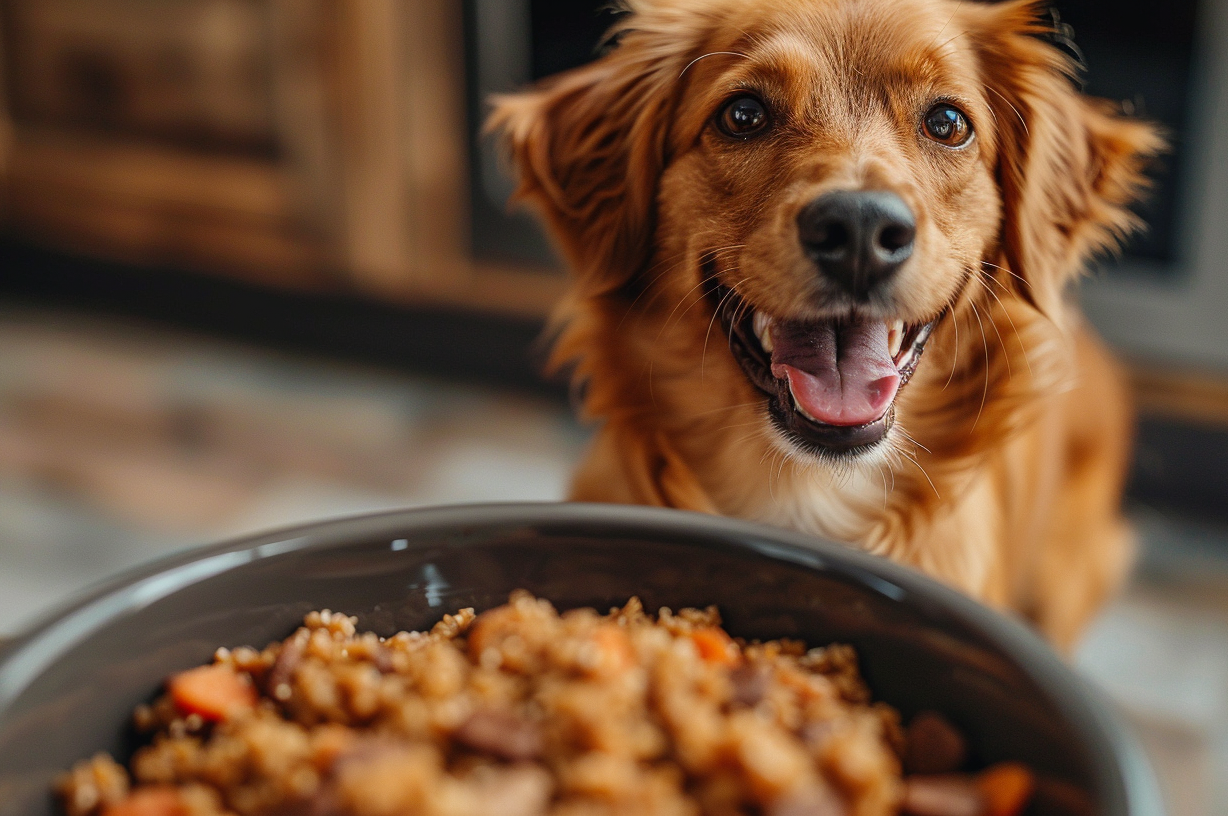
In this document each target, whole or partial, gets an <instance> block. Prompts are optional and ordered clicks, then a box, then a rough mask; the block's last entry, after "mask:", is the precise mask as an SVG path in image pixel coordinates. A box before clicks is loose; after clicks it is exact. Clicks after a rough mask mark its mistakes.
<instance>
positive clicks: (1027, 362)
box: [978, 276, 1035, 376]
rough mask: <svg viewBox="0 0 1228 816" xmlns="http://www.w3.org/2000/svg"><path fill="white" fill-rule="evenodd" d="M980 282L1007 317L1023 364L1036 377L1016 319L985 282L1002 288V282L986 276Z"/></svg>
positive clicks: (1030, 374) (1000, 337)
mask: <svg viewBox="0 0 1228 816" xmlns="http://www.w3.org/2000/svg"><path fill="white" fill-rule="evenodd" d="M978 280H979V281H980V282H981V286H983V287H985V291H986V292H988V293H989V294H990V296H991V297H992V298H993V299H994V300H996V301H997V302H998V306H999V307H1000V308H1001V310H1002V314H1003V315H1004V316H1005V317H1006V321H1007V322H1008V323H1010V324H1011V331H1013V332H1014V333H1015V339H1016V340H1017V341H1019V350H1020V351H1021V352H1022V353H1023V363H1024V365H1026V366H1027V368H1028V374H1029V376H1035V372H1033V371H1032V360H1031V358H1030V356H1029V355H1028V344H1027V343H1025V342H1024V341H1023V335H1021V334H1020V333H1019V328H1018V327H1017V326H1016V325H1015V320H1014V318H1012V317H1011V312H1010V309H1008V308H1007V307H1006V304H1005V303H1003V302H1002V298H1000V297H998V293H997V292H995V291H994V290H993V289H990V288H989V284H987V283H986V282H985V281H986V280H990V281H993V282H994V283H997V284H998V285H999V286H1001V285H1002V283H1001V281H998V280H996V279H995V278H994V277H993V276H986V277H982V278H978ZM998 339H999V340H1001V339H1002V336H1001V335H998ZM1004 348H1005V347H1004ZM1008 360H1009V357H1008Z"/></svg>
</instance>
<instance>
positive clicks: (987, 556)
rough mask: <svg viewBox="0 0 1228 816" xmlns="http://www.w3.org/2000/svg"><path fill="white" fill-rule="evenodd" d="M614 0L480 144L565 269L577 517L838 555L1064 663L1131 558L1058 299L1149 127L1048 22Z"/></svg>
mask: <svg viewBox="0 0 1228 816" xmlns="http://www.w3.org/2000/svg"><path fill="white" fill-rule="evenodd" d="M626 6H627V11H628V12H629V13H628V14H626V15H625V16H624V17H622V18H621V19H620V21H619V23H618V24H617V25H616V29H615V31H614V32H613V45H612V47H611V49H610V50H609V51H608V53H606V54H605V55H604V56H603V57H601V58H600V59H598V60H597V61H595V62H593V63H591V64H589V65H587V66H585V67H582V68H578V69H576V70H573V71H570V72H568V73H564V74H562V75H560V76H557V77H553V78H551V79H548V80H546V81H544V82H542V83H541V84H540V85H538V86H536V87H533V88H531V89H529V90H527V91H525V92H523V93H519V94H514V95H509V96H505V97H501V98H499V99H497V100H496V102H495V110H494V114H493V117H492V119H491V127H492V128H493V129H494V130H496V131H498V132H499V133H501V134H502V137H503V138H504V139H505V141H506V143H507V145H508V146H509V147H510V152H511V155H512V159H513V161H514V163H515V166H516V168H517V171H518V173H519V179H520V186H519V190H518V196H519V198H520V199H522V200H524V201H527V202H529V203H530V204H531V205H533V206H534V207H535V208H536V209H537V210H538V212H539V213H540V214H541V216H542V217H543V218H544V221H545V223H546V225H547V226H548V228H549V230H550V232H551V233H552V235H553V237H554V239H555V240H556V242H557V244H558V246H559V248H560V250H561V251H562V253H563V255H564V256H565V258H566V260H567V261H568V263H569V265H570V267H571V269H572V271H573V273H574V274H573V282H574V285H573V286H572V288H571V294H570V296H569V297H568V298H567V299H566V302H565V303H564V304H563V305H562V307H561V311H560V313H559V316H558V338H557V342H556V345H555V357H554V359H555V361H556V362H557V363H558V364H567V365H572V366H574V369H573V370H574V376H575V378H576V381H577V384H578V385H579V388H580V391H579V392H580V393H581V394H582V396H583V408H584V411H585V413H586V415H587V416H588V417H589V418H592V419H594V420H599V421H600V423H601V424H600V430H599V432H598V434H597V437H596V440H595V442H594V444H593V446H592V449H591V452H590V453H589V455H588V456H587V459H586V461H585V462H584V463H583V465H582V466H581V468H580V470H579V472H578V474H577V476H576V478H575V482H574V486H573V492H572V497H573V498H574V499H577V500H587V501H605V502H625V503H639V504H651V505H663V506H667V507H676V508H684V509H689V510H700V511H707V512H712V513H721V514H727V515H730V516H738V517H742V518H747V519H755V520H758V521H763V522H768V523H770V524H775V525H778V526H782V527H790V528H793V529H796V530H802V531H805V532H808V533H813V534H817V535H821V536H826V537H828V538H832V539H836V540H838V541H841V542H846V543H848V544H850V545H854V546H857V547H860V548H862V549H864V550H867V551H869V552H872V553H878V554H880V555H884V556H887V557H889V558H892V559H894V560H897V561H900V562H903V563H905V564H909V565H912V566H914V567H916V568H918V569H920V570H923V571H924V572H926V573H928V574H930V575H931V576H934V577H936V578H938V579H940V580H942V581H944V582H946V583H948V584H950V585H952V586H954V587H957V588H959V589H961V590H963V591H965V592H967V593H968V594H970V595H972V596H974V597H976V598H979V599H981V600H983V601H985V602H988V603H990V604H992V605H995V606H998V607H1000V608H1006V609H1010V610H1014V611H1016V612H1018V613H1020V614H1022V615H1024V616H1026V617H1027V618H1029V619H1031V620H1032V621H1033V622H1034V623H1035V624H1036V625H1037V626H1038V627H1039V628H1040V629H1041V630H1042V631H1043V632H1044V633H1045V634H1046V635H1048V636H1049V638H1051V639H1052V641H1053V642H1055V643H1056V644H1059V645H1060V646H1063V647H1068V646H1069V645H1070V644H1071V643H1072V642H1073V641H1074V639H1075V638H1076V636H1077V635H1078V634H1079V632H1080V630H1081V628H1082V627H1083V626H1084V624H1085V623H1086V622H1087V621H1088V619H1089V617H1090V615H1091V614H1092V613H1093V612H1094V611H1095V610H1096V609H1097V607H1098V606H1099V605H1100V604H1101V603H1102V602H1103V600H1104V599H1105V598H1106V595H1108V594H1109V593H1111V592H1112V591H1113V590H1114V588H1115V587H1116V586H1117V585H1118V583H1119V582H1120V581H1121V580H1122V578H1123V575H1124V573H1125V572H1126V570H1127V567H1128V565H1129V561H1130V536H1129V531H1128V528H1127V526H1126V525H1125V524H1124V522H1123V519H1122V517H1121V515H1120V506H1119V505H1120V493H1121V487H1122V482H1123V477H1124V472H1125V468H1126V464H1127V459H1128V453H1129V450H1128V447H1129V438H1130V436H1131V433H1130V431H1131V427H1130V425H1131V418H1130V411H1129V408H1128V401H1127V397H1126V394H1125V392H1124V389H1123V386H1122V382H1121V379H1120V377H1119V375H1118V373H1117V371H1116V369H1115V368H1114V365H1113V363H1112V362H1111V361H1110V359H1109V357H1108V356H1107V355H1106V353H1105V352H1104V350H1103V349H1102V348H1101V347H1100V345H1099V343H1098V342H1097V340H1096V339H1095V338H1094V337H1093V336H1092V334H1091V332H1090V331H1089V330H1088V328H1087V327H1086V326H1085V325H1083V323H1082V322H1081V320H1080V316H1079V314H1078V312H1077V309H1076V308H1075V307H1074V306H1073V305H1072V304H1071V302H1070V301H1069V300H1068V298H1067V297H1066V294H1065V290H1066V289H1067V284H1068V283H1069V282H1070V281H1071V280H1072V279H1073V278H1074V277H1076V276H1077V275H1078V273H1079V271H1080V270H1081V269H1082V268H1083V266H1084V264H1085V263H1086V262H1087V261H1088V260H1089V258H1090V257H1091V256H1092V255H1094V254H1095V253H1097V252H1101V251H1105V250H1110V249H1112V248H1114V247H1115V246H1116V244H1117V242H1118V241H1119V240H1120V238H1121V237H1122V236H1124V235H1125V234H1126V233H1128V232H1129V231H1130V230H1131V229H1133V228H1134V227H1135V218H1134V216H1133V215H1132V214H1131V213H1130V211H1129V209H1128V207H1129V205H1130V204H1131V203H1132V202H1133V200H1134V199H1135V198H1136V195H1137V194H1138V192H1139V189H1140V187H1141V186H1142V181H1143V177H1142V171H1143V167H1144V165H1145V164H1146V162H1147V160H1148V159H1149V157H1151V156H1152V155H1154V154H1155V153H1156V152H1157V151H1159V150H1160V149H1161V147H1162V141H1161V139H1160V137H1159V136H1158V135H1157V133H1156V131H1155V130H1154V129H1153V128H1152V127H1150V126H1148V125H1146V124H1143V123H1140V122H1135V121H1130V120H1128V119H1126V118H1123V117H1122V116H1120V115H1118V113H1117V112H1115V111H1114V110H1113V109H1112V107H1111V106H1110V105H1108V104H1106V103H1103V102H1099V101H1095V100H1091V99H1088V98H1085V97H1083V96H1081V95H1080V94H1079V93H1078V92H1077V90H1076V89H1075V87H1074V85H1073V82H1072V74H1073V70H1074V69H1073V67H1072V64H1071V62H1070V61H1069V59H1068V58H1067V57H1066V56H1065V55H1064V54H1063V53H1062V52H1061V51H1060V50H1059V49H1057V48H1056V47H1055V46H1054V45H1053V44H1052V43H1051V42H1050V41H1049V40H1048V39H1047V35H1048V34H1049V33H1050V31H1049V29H1050V27H1051V26H1048V25H1046V24H1045V22H1044V19H1045V15H1044V13H1043V8H1042V6H1041V4H1039V3H1037V2H1035V1H1034V0H1010V2H1004V3H996V4H985V3H978V2H957V1H956V0H631V2H629V3H627V4H626Z"/></svg>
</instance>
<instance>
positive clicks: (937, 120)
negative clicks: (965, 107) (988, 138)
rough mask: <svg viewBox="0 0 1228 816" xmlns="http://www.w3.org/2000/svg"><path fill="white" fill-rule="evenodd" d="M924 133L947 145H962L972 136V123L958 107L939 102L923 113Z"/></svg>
mask: <svg viewBox="0 0 1228 816" xmlns="http://www.w3.org/2000/svg"><path fill="white" fill-rule="evenodd" d="M925 135H926V136H928V137H930V138H931V139H933V140H934V141H935V142H938V143H939V144H944V145H946V146H947V147H963V146H964V145H966V144H967V143H968V140H969V139H971V138H972V125H971V124H969V123H968V119H967V118H966V117H965V116H964V114H963V113H962V112H961V111H960V110H959V108H957V107H955V106H954V105H951V104H948V103H946V102H939V103H938V104H937V105H935V106H934V107H932V108H930V109H929V112H928V113H927V114H925Z"/></svg>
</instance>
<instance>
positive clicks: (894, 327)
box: [887, 320, 904, 360]
mask: <svg viewBox="0 0 1228 816" xmlns="http://www.w3.org/2000/svg"><path fill="white" fill-rule="evenodd" d="M903 345H904V321H903V320H897V321H895V322H894V323H888V324H887V353H888V354H890V355H891V359H893V360H894V359H895V358H896V356H897V355H898V354H899V353H900V349H901V348H902V347H903Z"/></svg>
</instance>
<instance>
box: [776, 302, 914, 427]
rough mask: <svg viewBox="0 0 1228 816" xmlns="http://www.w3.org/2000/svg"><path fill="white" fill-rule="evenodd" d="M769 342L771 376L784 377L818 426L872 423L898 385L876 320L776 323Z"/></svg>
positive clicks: (881, 325) (881, 327) (884, 329)
mask: <svg viewBox="0 0 1228 816" xmlns="http://www.w3.org/2000/svg"><path fill="white" fill-rule="evenodd" d="M772 342H773V344H774V349H773V351H772V376H773V377H776V378H777V379H780V380H787V382H788V385H789V390H790V391H791V392H792V393H793V399H794V400H795V401H796V403H797V405H799V406H800V407H801V409H802V410H803V411H804V412H805V413H806V414H809V415H810V417H811V418H812V419H815V420H817V421H819V422H822V423H824V424H827V425H846V426H847V425H866V424H868V423H871V422H874V421H875V420H878V419H880V418H881V417H882V416H883V414H885V413H887V409H888V408H889V407H890V406H891V401H892V400H893V399H895V392H896V391H898V390H899V388H900V373H899V372H898V371H897V370H896V367H895V364H894V363H893V362H892V360H891V354H890V352H889V351H888V348H887V326H886V325H885V324H884V323H883V322H882V321H881V320H872V321H858V322H851V323H834V322H832V323H800V322H793V321H777V322H776V323H775V324H773V325H772Z"/></svg>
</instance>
